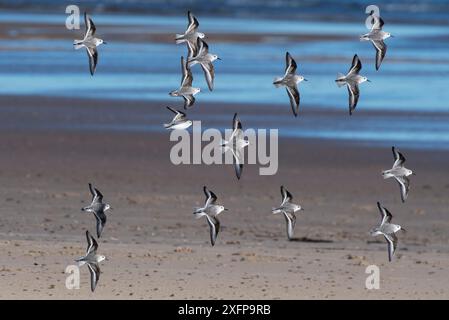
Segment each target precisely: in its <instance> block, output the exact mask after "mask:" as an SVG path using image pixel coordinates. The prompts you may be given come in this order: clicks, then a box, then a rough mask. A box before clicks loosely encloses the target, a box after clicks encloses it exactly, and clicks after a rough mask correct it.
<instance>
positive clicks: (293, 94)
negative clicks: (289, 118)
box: [285, 86, 300, 117]
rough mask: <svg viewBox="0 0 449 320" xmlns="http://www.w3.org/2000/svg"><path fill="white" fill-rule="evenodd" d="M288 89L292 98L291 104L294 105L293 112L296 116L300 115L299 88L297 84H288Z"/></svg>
mask: <svg viewBox="0 0 449 320" xmlns="http://www.w3.org/2000/svg"><path fill="white" fill-rule="evenodd" d="M285 89H286V90H287V94H288V98H289V99H290V106H291V107H292V112H293V114H294V116H295V117H297V116H298V113H299V100H300V96H299V90H298V87H297V86H292V87H290V86H287V87H285Z"/></svg>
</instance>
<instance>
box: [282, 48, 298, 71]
mask: <svg viewBox="0 0 449 320" xmlns="http://www.w3.org/2000/svg"><path fill="white" fill-rule="evenodd" d="M297 67H298V65H297V64H296V61H295V60H294V59H293V58H292V56H291V55H290V53H289V52H287V53H286V54H285V75H287V74H292V73H295V72H296V68H297Z"/></svg>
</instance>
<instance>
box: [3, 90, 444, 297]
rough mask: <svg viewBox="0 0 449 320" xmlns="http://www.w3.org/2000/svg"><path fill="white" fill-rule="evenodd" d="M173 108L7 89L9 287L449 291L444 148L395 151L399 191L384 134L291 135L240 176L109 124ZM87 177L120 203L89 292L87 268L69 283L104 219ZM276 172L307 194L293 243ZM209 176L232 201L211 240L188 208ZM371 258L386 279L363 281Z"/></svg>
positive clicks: (244, 293)
mask: <svg viewBox="0 0 449 320" xmlns="http://www.w3.org/2000/svg"><path fill="white" fill-rule="evenodd" d="M81 104H82V106H80V105H81ZM30 105H33V106H34V107H36V106H42V107H36V108H34V112H33V111H31V110H30V108H29V106H30ZM43 106H45V107H43ZM243 107H244V108H245V109H244V110H247V111H246V112H248V114H249V113H250V112H252V110H253V109H254V108H256V107H255V106H237V107H236V106H227V105H218V106H214V107H213V108H212V107H210V108H206V107H204V106H201V107H198V108H197V107H195V108H196V109H195V110H194V112H197V115H198V116H199V115H201V116H204V117H206V116H208V117H211V118H213V116H214V115H215V114H216V113H220V112H228V113H231V114H232V111H231V110H234V109H235V108H240V109H242V108H243ZM130 108H132V111H133V112H132V116H131V115H130V114H129V110H130ZM165 111H166V110H165V108H164V105H163V104H156V103H147V102H146V103H143V102H142V103H129V102H128V103H126V102H121V101H115V102H114V101H95V102H93V101H90V100H83V101H77V100H75V99H66V100H64V99H58V98H43V97H16V98H12V97H2V104H1V107H0V127H1V128H2V129H1V134H0V168H1V169H0V185H1V186H2V187H1V188H0V202H1V203H2V210H1V214H0V287H1V288H2V290H0V298H1V299H204V298H207V299H312V298H329V299H374V298H375V299H403V298H411V299H428V298H429V299H447V298H449V290H448V289H447V270H448V268H449V256H448V253H449V249H448V244H449V234H448V232H447V230H448V227H449V223H448V221H447V208H448V203H449V200H448V197H447V194H448V192H449V182H448V181H449V179H448V177H449V172H448V170H447V162H448V159H449V153H448V152H445V151H435V152H433V151H432V152H426V151H418V150H413V149H410V150H409V149H405V150H402V151H403V152H404V154H406V157H407V159H408V162H407V165H408V167H410V168H412V169H413V170H414V171H415V172H416V173H417V176H414V177H413V179H412V184H411V186H412V189H411V191H410V196H409V199H408V200H407V202H406V204H402V203H401V201H400V195H399V187H398V186H397V184H396V182H394V181H383V179H382V177H381V175H380V172H381V170H382V169H386V168H388V167H389V166H391V164H392V154H391V150H390V149H389V148H384V147H382V148H375V147H370V148H367V147H363V146H357V145H350V144H347V143H346V144H345V143H343V142H336V141H332V140H313V139H287V138H285V139H284V138H283V139H281V140H280V144H279V171H278V173H277V174H276V175H275V176H260V175H259V174H258V166H257V165H249V166H245V168H244V172H243V176H242V179H241V181H237V180H236V178H235V175H234V172H233V168H232V166H230V165H221V166H220V165H210V166H207V165H181V166H175V165H173V164H171V162H170V159H169V152H170V148H171V146H172V145H173V142H170V141H169V135H168V133H167V134H163V133H157V132H152V131H151V130H150V131H148V132H144V131H139V130H137V131H135V132H133V131H132V130H130V131H118V130H115V129H114V127H113V126H111V127H107V126H106V125H107V124H108V123H114V122H115V121H123V123H124V124H126V121H133V119H140V120H142V119H143V121H144V122H146V123H147V125H148V126H149V127H151V126H152V125H160V124H161V121H164V120H165V119H163V118H164V117H166V116H168V117H169V115H167V114H166V112H165ZM193 114H194V113H193ZM331 116H332V115H331ZM206 118H207V117H206ZM17 119H20V120H21V121H17ZM95 119H98V121H95ZM300 120H301V119H299V121H300ZM93 122H98V123H103V124H104V126H103V127H101V130H100V129H98V128H97V129H96V128H94V127H93V126H92V125H91V123H93ZM57 123H61V128H58V126H57V125H56V124H57ZM64 123H77V124H78V125H79V126H81V127H80V128H81V129H80V128H78V129H77V127H70V126H66V125H63V124H64ZM49 124H51V125H49ZM83 125H85V126H83ZM124 126H125V127H126V125H124ZM88 182H92V183H94V184H95V185H96V186H97V187H98V188H99V189H100V190H101V191H102V193H103V194H104V196H105V200H106V201H107V202H108V203H110V204H111V205H112V206H113V208H114V210H113V211H112V212H111V213H110V214H109V215H108V222H107V225H106V227H105V229H104V232H103V236H102V238H101V239H100V241H99V253H101V254H104V255H105V256H107V259H108V260H107V261H105V262H103V263H102V264H101V270H102V274H101V279H100V281H99V284H98V287H97V289H96V291H95V293H91V292H90V284H89V273H88V270H87V268H85V267H83V268H81V287H80V289H79V290H68V289H67V288H66V286H65V281H66V277H67V276H68V274H65V273H64V270H65V268H66V267H67V266H68V265H70V264H73V263H74V262H73V260H74V259H75V258H77V257H79V256H81V255H83V253H84V251H85V247H86V240H85V236H84V233H85V230H87V229H88V230H90V231H91V232H94V229H95V220H94V218H93V216H92V215H90V214H85V213H83V212H81V211H80V208H81V207H82V206H84V205H86V204H87V203H88V202H89V200H90V194H89V191H88ZM281 184H283V185H285V186H286V187H287V188H288V189H289V190H290V191H291V192H292V193H293V195H294V196H295V199H297V200H298V201H299V202H300V203H301V204H302V206H303V207H304V208H305V211H304V212H303V213H302V214H301V215H299V216H298V220H297V226H296V232H295V236H296V237H297V238H296V239H295V240H294V241H290V242H289V241H287V240H286V235H285V222H284V219H283V217H281V216H276V215H272V214H271V212H270V209H271V208H272V207H273V206H275V205H277V204H278V203H279V202H280V200H281V199H280V193H279V186H280V185H281ZM203 185H207V186H208V187H209V188H210V189H211V190H213V191H214V192H215V193H216V194H217V196H218V197H219V200H220V201H221V202H222V203H223V204H225V205H226V207H228V208H229V209H230V210H229V211H228V212H226V213H224V214H222V215H221V217H220V221H221V225H222V230H221V232H220V234H219V236H218V239H217V243H216V245H215V247H211V246H210V243H209V231H208V226H207V224H206V221H205V220H195V219H194V217H193V215H192V209H193V207H195V206H198V205H201V204H202V203H203V201H204V196H203V193H202V187H203ZM377 201H381V202H382V203H383V205H384V206H386V207H387V208H388V209H389V210H390V211H391V212H392V213H393V215H394V220H393V221H394V222H397V223H399V224H401V225H402V226H403V227H404V228H405V229H407V233H400V234H399V235H398V237H399V245H398V250H397V252H396V254H395V258H394V260H393V261H392V262H391V263H389V262H388V259H387V250H386V243H385V241H384V240H383V239H382V238H372V237H371V236H370V235H369V233H368V232H369V230H370V229H371V228H372V227H373V226H375V225H376V224H377V223H378V222H379V219H380V216H379V213H378V211H377V208H376V202H377ZM368 265H377V266H379V268H380V280H381V282H380V289H379V290H368V289H366V288H365V280H366V277H367V276H368V275H367V274H366V273H365V269H366V267H367V266H368Z"/></svg>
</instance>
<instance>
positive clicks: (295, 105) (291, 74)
mask: <svg viewBox="0 0 449 320" xmlns="http://www.w3.org/2000/svg"><path fill="white" fill-rule="evenodd" d="M297 67H298V66H297V64H296V61H295V60H294V59H293V58H292V56H291V55H290V53H288V52H287V53H286V54H285V74H284V76H283V77H277V78H275V79H274V81H273V84H274V85H275V86H276V88H277V87H280V86H284V87H285V89H286V90H287V94H288V97H289V98H290V105H291V107H292V111H293V114H294V115H295V117H297V116H298V113H299V100H300V95H299V91H298V86H297V84H298V83H300V82H301V81H307V79H305V78H304V77H303V76H301V75H297V74H296V69H297Z"/></svg>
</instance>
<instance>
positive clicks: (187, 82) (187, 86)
mask: <svg viewBox="0 0 449 320" xmlns="http://www.w3.org/2000/svg"><path fill="white" fill-rule="evenodd" d="M181 70H182V79H181V86H180V87H179V89H177V90H173V91H172V92H170V95H171V96H172V97H182V98H183V99H184V109H187V108H190V107H191V106H193V104H194V103H195V95H196V94H197V93H198V92H200V91H201V90H200V89H199V88H194V87H192V82H193V76H192V71H191V70H190V68H189V67H188V66H187V62H184V57H181Z"/></svg>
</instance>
